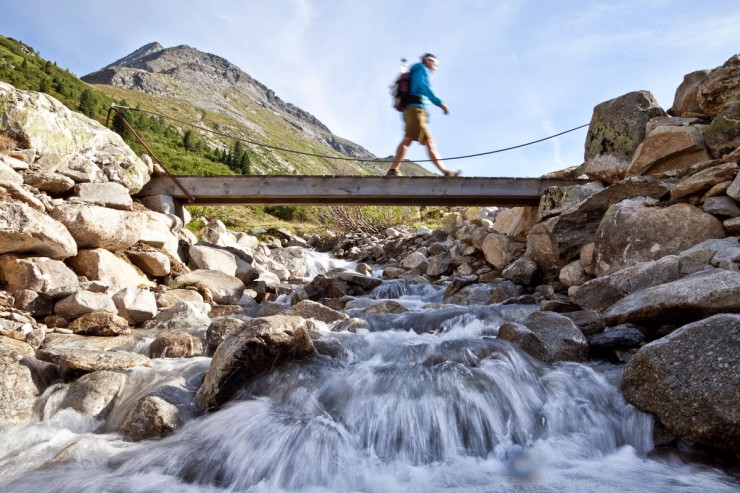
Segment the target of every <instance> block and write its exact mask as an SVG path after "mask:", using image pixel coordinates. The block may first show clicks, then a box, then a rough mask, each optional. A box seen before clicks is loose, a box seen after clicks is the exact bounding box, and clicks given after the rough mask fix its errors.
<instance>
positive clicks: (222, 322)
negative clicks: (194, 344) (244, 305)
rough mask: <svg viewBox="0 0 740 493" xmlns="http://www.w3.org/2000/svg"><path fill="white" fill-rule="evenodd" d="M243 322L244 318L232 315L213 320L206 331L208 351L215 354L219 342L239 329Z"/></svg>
mask: <svg viewBox="0 0 740 493" xmlns="http://www.w3.org/2000/svg"><path fill="white" fill-rule="evenodd" d="M243 324H244V320H241V319H238V318H230V317H223V318H217V319H216V320H214V321H213V322H211V324H210V325H209V326H208V330H207V331H206V342H207V343H208V352H209V353H210V354H213V352H214V351H215V350H216V348H217V347H218V346H219V344H221V343H222V342H223V340H224V339H226V338H227V337H228V336H230V335H231V334H233V333H235V332H236V331H238V330H239V329H240V328H241V326H242V325H243Z"/></svg>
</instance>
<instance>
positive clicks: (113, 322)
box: [69, 312, 131, 337]
mask: <svg viewBox="0 0 740 493" xmlns="http://www.w3.org/2000/svg"><path fill="white" fill-rule="evenodd" d="M69 329H70V330H71V331H72V332H74V333H75V334H79V335H90V336H98V337H111V336H120V335H128V334H130V333H131V329H130V328H129V326H128V322H127V321H126V319H125V318H122V317H119V316H118V315H114V314H112V313H107V312H90V313H86V314H84V315H82V316H81V317H80V318H78V319H76V320H74V321H72V323H71V324H69Z"/></svg>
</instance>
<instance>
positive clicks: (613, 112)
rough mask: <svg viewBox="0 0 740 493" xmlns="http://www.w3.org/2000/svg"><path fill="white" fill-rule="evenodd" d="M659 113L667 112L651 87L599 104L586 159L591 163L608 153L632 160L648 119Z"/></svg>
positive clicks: (662, 114) (590, 128)
mask: <svg viewBox="0 0 740 493" xmlns="http://www.w3.org/2000/svg"><path fill="white" fill-rule="evenodd" d="M656 116H665V112H664V111H663V109H662V108H661V107H660V105H659V104H658V102H657V101H656V100H655V98H654V97H653V95H652V94H650V93H649V92H648V91H636V92H631V93H628V94H625V95H624V96H620V97H618V98H615V99H612V100H609V101H606V102H604V103H601V104H599V105H597V106H596V107H595V108H594V112H593V116H592V117H591V124H590V125H589V128H588V134H587V135H586V151H585V155H584V160H585V161H586V163H588V162H589V161H591V160H592V159H593V158H594V157H596V156H598V155H604V154H607V155H611V156H614V157H615V158H617V159H619V160H623V161H631V160H632V156H633V155H634V153H635V150H636V149H637V146H638V145H640V143H641V142H642V140H643V139H644V138H645V125H646V123H647V122H648V120H650V119H651V118H653V117H656Z"/></svg>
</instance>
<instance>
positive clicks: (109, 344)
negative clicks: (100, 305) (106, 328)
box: [42, 333, 132, 351]
mask: <svg viewBox="0 0 740 493" xmlns="http://www.w3.org/2000/svg"><path fill="white" fill-rule="evenodd" d="M131 341H132V338H131V337H129V336H115V337H95V336H82V335H75V334H57V333H51V334H48V335H47V336H46V339H45V340H44V344H43V345H42V349H48V350H57V349H59V350H64V351H78V350H85V349H91V350H94V351H111V350H114V349H120V348H124V347H126V346H129V345H130V344H131Z"/></svg>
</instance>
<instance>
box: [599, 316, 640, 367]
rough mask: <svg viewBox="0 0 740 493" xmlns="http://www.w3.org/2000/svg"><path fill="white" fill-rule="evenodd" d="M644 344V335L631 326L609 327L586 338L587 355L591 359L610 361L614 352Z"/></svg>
mask: <svg viewBox="0 0 740 493" xmlns="http://www.w3.org/2000/svg"><path fill="white" fill-rule="evenodd" d="M643 342H645V335H644V334H643V333H642V331H640V329H639V328H638V327H637V326H635V325H632V324H623V325H618V326H617V327H610V328H608V329H606V330H605V331H603V332H601V333H599V334H595V335H593V336H591V337H589V338H588V347H589V353H590V354H591V356H593V357H597V358H600V357H605V358H609V359H611V358H612V357H613V355H614V352H615V351H623V350H628V349H634V348H636V347H639V346H640V345H641V344H642V343H643Z"/></svg>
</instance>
